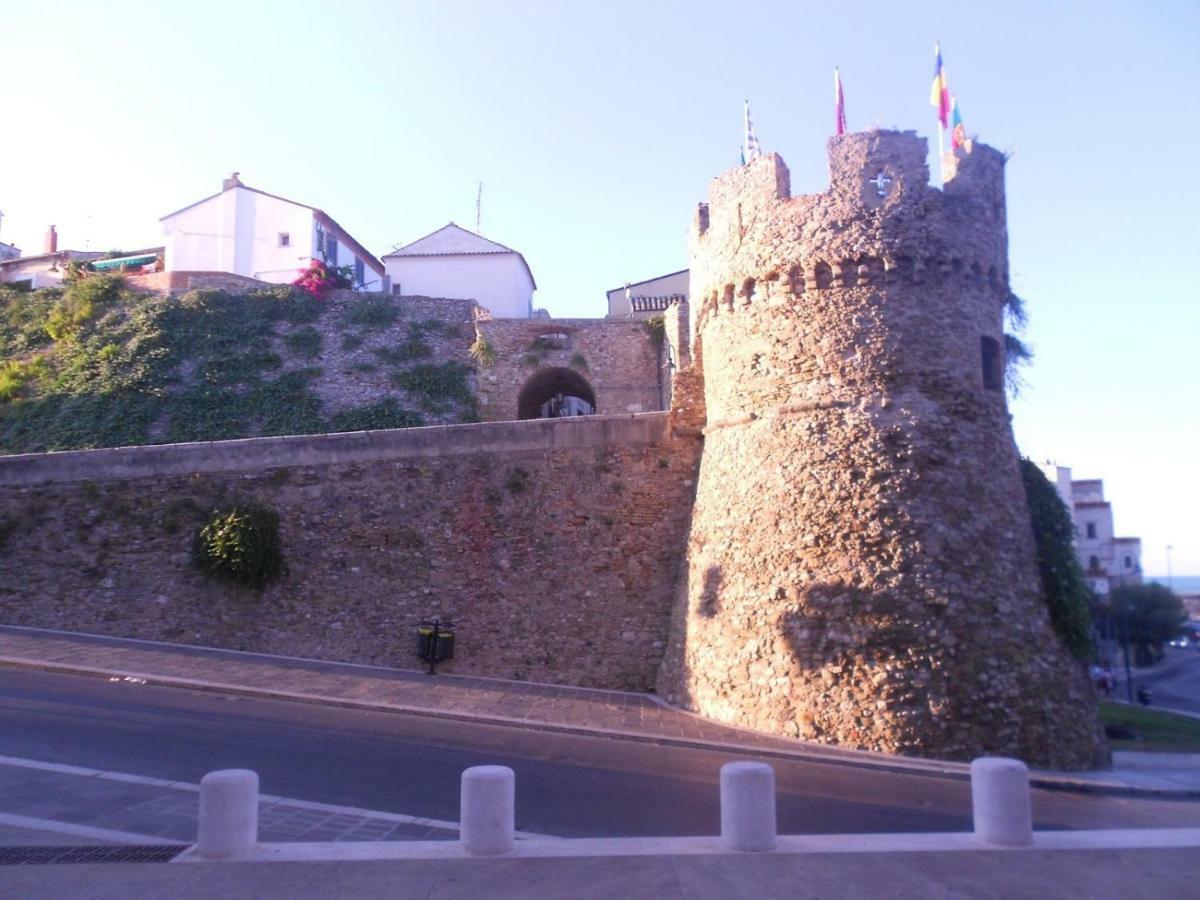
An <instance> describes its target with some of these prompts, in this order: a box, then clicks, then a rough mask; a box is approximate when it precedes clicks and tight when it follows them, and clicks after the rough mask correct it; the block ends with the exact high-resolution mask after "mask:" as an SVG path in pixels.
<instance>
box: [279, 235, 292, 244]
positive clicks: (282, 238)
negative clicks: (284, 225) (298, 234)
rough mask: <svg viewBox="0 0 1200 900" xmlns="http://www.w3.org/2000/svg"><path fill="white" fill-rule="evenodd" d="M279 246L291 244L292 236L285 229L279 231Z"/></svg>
mask: <svg viewBox="0 0 1200 900" xmlns="http://www.w3.org/2000/svg"><path fill="white" fill-rule="evenodd" d="M279 246H280V247H290V246H292V236H291V235H290V234H288V233H287V232H286V231H281V232H279Z"/></svg>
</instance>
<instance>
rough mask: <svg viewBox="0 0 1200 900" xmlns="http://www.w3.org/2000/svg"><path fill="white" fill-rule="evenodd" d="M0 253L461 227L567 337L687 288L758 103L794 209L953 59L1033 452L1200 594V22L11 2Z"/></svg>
mask: <svg viewBox="0 0 1200 900" xmlns="http://www.w3.org/2000/svg"><path fill="white" fill-rule="evenodd" d="M2 21H3V23H4V29H3V33H4V51H3V54H2V55H0V84H2V85H3V86H4V87H3V93H4V106H5V113H4V117H3V131H2V133H0V209H2V210H3V211H4V212H5V213H6V218H5V219H4V221H3V226H2V228H0V240H6V241H9V242H13V241H15V242H16V243H18V244H19V245H21V246H22V247H23V248H24V249H25V251H26V252H36V251H37V250H38V249H39V248H40V243H41V235H42V232H43V231H44V229H45V227H46V226H47V225H48V224H50V223H51V222H53V223H55V224H56V225H58V227H59V232H60V234H61V236H62V237H61V245H62V246H67V247H72V248H80V247H83V246H84V245H85V244H88V245H90V246H91V247H92V248H101V249H109V248H113V247H126V248H128V247H133V246H145V245H154V244H157V243H158V242H159V241H160V240H161V238H160V235H159V232H158V224H157V220H158V218H159V217H160V216H162V215H164V214H165V213H167V212H170V211H171V210H173V209H175V208H177V207H180V206H183V205H185V204H187V203H189V202H191V201H193V200H196V199H199V198H200V197H203V196H206V195H207V194H210V193H213V192H215V191H216V190H217V189H218V188H219V186H220V179H221V178H222V176H223V175H225V174H226V173H227V172H229V171H231V170H234V169H237V170H239V171H240V172H241V173H242V178H243V179H244V180H245V181H246V183H248V184H251V185H254V186H257V187H261V188H263V189H264V190H268V191H271V192H273V193H278V194H282V195H283V196H286V197H291V198H294V199H297V200H300V201H302V202H306V203H311V204H313V205H316V206H320V207H322V208H324V209H325V210H326V211H328V212H329V213H330V214H331V215H333V216H334V217H335V218H337V219H338V220H339V221H340V222H341V223H342V225H344V226H345V227H346V228H347V229H349V230H350V232H351V233H352V234H354V235H355V236H356V237H357V238H358V239H359V240H361V241H362V242H363V243H364V244H365V245H366V246H368V247H370V248H372V249H373V250H375V251H376V252H378V253H383V252H386V251H387V250H388V249H389V248H390V247H392V246H393V245H394V244H397V243H406V242H408V241H411V240H413V239H415V238H418V237H420V236H422V235H424V234H426V233H427V232H429V231H432V230H434V229H435V228H438V227H440V226H441V225H443V224H445V223H446V222H447V221H449V220H454V221H457V222H458V223H460V224H463V225H465V226H467V227H473V226H474V218H475V210H474V203H475V187H476V183H477V182H478V181H479V180H483V182H484V199H483V231H484V233H485V234H486V235H487V236H489V237H492V238H495V239H496V240H498V241H500V242H502V243H505V244H508V245H509V246H512V247H515V248H517V249H519V250H521V251H522V252H523V253H524V254H525V256H526V258H527V259H528V261H529V264H530V266H531V267H532V269H533V272H534V275H535V276H536V278H537V280H538V284H539V291H538V293H537V294H536V295H535V302H536V303H537V304H538V305H540V306H545V307H547V308H548V309H549V310H550V311H551V313H552V314H554V315H557V316H569V315H576V316H588V315H595V316H600V315H603V313H604V305H603V300H604V296H603V295H604V291H605V290H606V289H609V288H612V287H616V286H618V285H620V284H622V283H623V282H625V281H627V280H630V281H636V280H639V279H642V278H646V277H650V276H653V275H657V274H661V273H663V272H668V271H672V270H675V269H679V268H683V267H684V266H685V265H686V231H687V226H688V223H689V221H690V216H691V211H692V208H693V205H694V204H695V203H696V202H697V201H699V200H701V199H703V197H704V193H705V186H706V183H707V181H708V179H710V178H711V177H713V176H714V175H716V174H718V173H719V172H720V171H722V170H723V169H725V168H726V167H728V166H729V165H731V164H732V163H733V162H734V161H735V160H736V157H737V151H738V145H739V142H740V140H741V131H740V129H741V114H742V112H741V103H742V99H743V98H744V97H749V98H750V100H751V104H752V107H753V111H754V117H755V122H756V125H757V127H758V132H759V137H760V139H761V141H762V144H763V146H764V148H765V149H767V150H776V151H778V152H780V153H781V154H782V155H783V156H784V158H785V159H786V160H787V162H788V165H789V166H790V168H791V170H792V184H793V190H794V191H796V192H801V191H816V190H820V189H821V188H822V187H823V186H824V183H825V174H826V167H825V159H824V141H825V138H826V136H827V135H828V134H829V132H830V131H831V128H832V120H833V110H832V102H831V95H832V86H831V73H832V69H833V66H834V65H839V66H841V70H842V74H843V78H844V80H845V88H846V96H847V112H848V119H849V125H850V128H851V130H860V129H865V128H870V127H873V126H881V127H901V128H915V129H917V130H918V131H919V132H920V133H922V134H924V135H926V136H928V137H929V138H930V140H931V143H932V144H933V145H934V146H936V134H935V132H934V129H933V124H934V119H933V110H932V109H931V108H930V107H929V105H928V95H929V84H930V78H931V70H932V50H933V42H934V40H935V39H940V40H941V42H942V48H943V54H944V56H945V61H946V68H947V72H948V75H949V80H950V85H951V88H952V89H953V90H954V91H955V92H956V93H957V95H958V98H959V103H960V106H961V108H962V112H963V116H964V118H965V121H966V125H967V128H968V131H970V132H975V133H978V134H979V136H980V137H981V139H982V140H984V141H986V142H988V143H991V144H993V145H994V146H996V147H999V148H1001V149H1003V150H1008V151H1011V152H1013V154H1014V155H1013V158H1012V160H1011V162H1010V163H1009V167H1008V190H1009V227H1010V233H1011V254H1012V259H1011V268H1012V272H1013V282H1014V287H1015V288H1016V290H1017V292H1018V293H1020V294H1021V295H1022V296H1023V297H1025V298H1026V300H1027V302H1028V305H1029V311H1030V319H1031V320H1030V324H1029V328H1028V331H1027V335H1026V337H1027V339H1028V341H1029V342H1030V343H1031V344H1032V345H1033V347H1034V349H1035V351H1036V353H1037V359H1036V361H1035V364H1034V366H1033V367H1032V368H1031V369H1030V371H1029V372H1028V373H1027V380H1028V386H1027V388H1026V389H1025V392H1024V393H1023V395H1022V396H1021V397H1020V398H1019V399H1018V400H1017V401H1016V402H1015V403H1014V404H1013V413H1014V416H1015V423H1016V431H1017V437H1018V440H1019V443H1020V445H1021V447H1022V449H1023V450H1024V451H1025V452H1026V453H1028V454H1030V455H1033V456H1035V457H1038V458H1047V457H1053V458H1055V459H1057V460H1058V461H1059V462H1060V463H1062V464H1064V465H1071V466H1073V467H1074V469H1075V472H1076V476H1077V477H1103V478H1104V479H1105V484H1106V488H1107V491H1108V494H1109V497H1110V499H1112V500H1113V501H1114V504H1115V511H1116V520H1117V528H1118V531H1119V532H1120V533H1122V534H1131V535H1140V536H1141V537H1142V538H1143V540H1144V542H1145V562H1146V567H1147V570H1148V571H1150V572H1152V573H1162V572H1165V570H1166V555H1165V548H1166V545H1167V544H1173V545H1174V548H1175V550H1174V556H1173V561H1174V570H1175V572H1176V573H1177V574H1178V573H1197V574H1200V528H1197V525H1196V517H1197V513H1198V512H1200V489H1198V488H1197V478H1198V476H1200V472H1198V469H1200V466H1198V465H1197V463H1198V462H1200V425H1198V421H1200V416H1198V414H1197V412H1198V409H1197V407H1198V404H1197V392H1198V389H1200V369H1198V368H1197V362H1196V356H1197V349H1198V344H1200V312H1198V311H1197V305H1198V303H1200V296H1198V290H1197V287H1196V285H1197V276H1196V273H1195V272H1194V271H1193V270H1192V268H1191V264H1192V263H1193V262H1195V261H1196V258H1197V253H1198V251H1200V224H1198V223H1200V216H1198V207H1200V177H1198V176H1197V175H1196V168H1195V162H1196V147H1197V146H1200V116H1198V115H1197V108H1198V104H1197V100H1196V98H1197V96H1198V95H1200V51H1198V50H1197V48H1198V47H1200V4H1197V3H1196V2H1195V0H1190V2H1156V3H1149V4H1145V3H1135V2H1129V3H1121V4H1117V3H1107V2H1088V3H1082V2H1078V3H1055V4H1048V3H1040V2H1038V3H1030V2H1018V3H993V4H976V3H970V4H923V5H922V4H899V3H897V4H883V3H869V4H848V3H832V2H823V3H805V4H800V3H795V2H778V3H756V2H738V3H734V2H729V0H725V2H720V3H698V2H691V3H683V2H680V3H653V2H623V0H606V2H603V3H587V4H585V3H581V2H549V0H544V2H515V0H505V2H455V0H444V2H421V3H415V2H414V3H400V2H386V3H384V2H381V3H371V2H354V0H342V2H339V3H327V2H324V3H310V2H299V0H296V2H287V3H283V2H280V3H265V2H262V3H259V2H240V3H220V2H217V3H210V2H206V3H204V4H192V3H189V4H173V3H120V2H108V3H54V2H47V0H39V2H28V0H8V2H7V3H5V4H4V10H3V19H2Z"/></svg>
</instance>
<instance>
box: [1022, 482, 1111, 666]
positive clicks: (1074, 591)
mask: <svg viewBox="0 0 1200 900" xmlns="http://www.w3.org/2000/svg"><path fill="white" fill-rule="evenodd" d="M1021 477H1022V479H1023V480H1024V482H1025V498H1026V500H1027V501H1028V503H1029V516H1030V518H1031V519H1032V521H1033V537H1034V541H1035V543H1036V544H1037V562H1038V572H1039V573H1040V575H1041V578H1042V596H1043V598H1044V599H1045V601H1046V605H1047V606H1048V607H1049V608H1050V623H1051V624H1052V625H1053V626H1054V631H1055V633H1056V634H1057V635H1058V637H1059V639H1060V640H1061V641H1062V642H1063V644H1064V645H1065V646H1066V648H1067V649H1068V650H1070V651H1071V653H1072V654H1074V655H1075V656H1076V657H1077V658H1079V659H1090V658H1091V657H1092V655H1093V653H1094V646H1093V643H1092V615H1091V610H1090V608H1089V601H1090V600H1091V596H1092V592H1091V588H1089V587H1088V584H1087V582H1086V581H1085V580H1084V578H1083V569H1082V568H1080V565H1079V558H1078V557H1077V556H1076V555H1075V526H1074V524H1073V523H1072V521H1071V513H1070V512H1069V511H1068V510H1067V505H1066V504H1065V503H1063V501H1062V498H1061V497H1059V496H1058V491H1056V490H1055V489H1054V485H1052V484H1051V483H1050V480H1049V479H1048V478H1046V476H1045V475H1043V474H1042V470H1041V469H1039V468H1038V467H1037V465H1036V464H1035V463H1033V462H1032V461H1030V460H1028V459H1023V460H1021Z"/></svg>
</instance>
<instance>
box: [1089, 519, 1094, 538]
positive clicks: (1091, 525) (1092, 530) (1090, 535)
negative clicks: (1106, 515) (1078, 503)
mask: <svg viewBox="0 0 1200 900" xmlns="http://www.w3.org/2000/svg"><path fill="white" fill-rule="evenodd" d="M1087 536H1088V537H1089V538H1095V537H1096V523H1095V522H1088V523H1087Z"/></svg>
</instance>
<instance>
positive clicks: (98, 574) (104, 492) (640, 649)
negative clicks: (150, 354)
mask: <svg viewBox="0 0 1200 900" xmlns="http://www.w3.org/2000/svg"><path fill="white" fill-rule="evenodd" d="M666 419H667V417H666V414H652V415H647V416H638V417H626V418H618V419H608V418H605V417H600V416H597V417H590V418H587V419H576V420H570V421H539V422H520V423H516V422H514V423H509V424H504V425H465V426H455V427H448V428H423V429H407V430H404V431H398V432H396V431H394V432H373V433H370V434H359V435H339V436H323V437H306V438H282V439H260V440H248V441H232V442H220V443H214V444H211V445H180V446H177V447H147V448H133V449H127V450H100V451H80V452H77V453H62V454H39V455H36V456H29V457H10V458H5V459H3V460H0V526H3V527H0V534H3V535H4V538H3V542H2V543H0V571H3V572H4V573H6V574H5V577H4V578H3V579H0V621H4V622H7V623H12V624H18V625H30V626H39V627H49V628H65V629H70V630H77V631H85V632H93V633H100V634H113V635H120V636H126V637H140V638H149V639H157V640H168V641H180V642H186V643H197V644H205V645H210V646H218V647H230V648H235V649H245V650H255V651H262V652H267V653H281V654H291V655H299V656H309V657H316V658H320V659H335V660H345V661H353V662H363V663H377V664H382V665H389V666H399V667H404V668H416V667H418V666H419V662H418V661H417V660H416V659H415V657H414V656H413V644H414V641H415V637H414V627H415V623H416V622H417V621H418V620H419V619H420V618H422V617H425V616H432V615H440V616H442V617H443V618H448V619H452V620H456V621H458V622H459V623H460V627H459V640H458V653H457V658H456V659H455V661H454V662H453V663H452V664H449V665H447V666H446V667H445V670H446V671H453V672H459V673H472V674H481V675H491V676H498V677H505V678H517V679H532V680H538V681H546V682H557V683H567V684H579V685H588V686H597V687H611V688H629V689H646V688H649V687H651V686H652V685H653V683H654V678H655V673H656V671H657V669H658V666H659V662H660V660H661V656H662V652H663V646H664V643H665V639H666V633H667V627H668V620H669V616H670V606H671V595H672V591H673V586H674V583H675V578H676V575H677V572H678V565H679V561H680V559H681V557H682V546H683V541H684V536H685V533H686V527H687V519H688V515H689V512H690V507H691V494H692V491H693V490H694V477H695V463H696V460H695V454H694V453H693V452H691V450H690V449H689V448H690V445H687V444H685V445H684V446H683V448H682V450H680V451H675V450H673V447H672V445H671V444H670V442H669V440H668V438H667V429H666V425H667V422H666ZM81 479H86V480H81ZM242 500H254V501H258V502H261V503H265V504H267V505H269V506H271V507H272V508H274V509H276V510H277V511H278V512H279V515H280V524H281V531H282V538H283V546H284V552H285V554H286V559H287V565H288V573H287V575H286V577H285V578H284V579H283V580H282V581H280V582H278V583H276V584H273V585H271V586H269V587H267V588H266V589H265V590H264V591H263V592H262V593H261V594H259V593H256V592H254V591H250V590H246V589H238V588H230V587H227V586H223V585H219V584H215V583H213V582H211V581H209V580H208V579H206V578H205V577H204V576H202V575H200V574H199V573H198V572H196V571H195V570H194V569H193V568H192V567H191V566H190V564H189V555H188V554H189V547H190V543H191V537H192V534H193V531H194V529H195V527H196V525H197V523H198V522H199V521H200V520H201V518H202V517H203V515H204V514H205V513H206V512H207V511H208V510H210V509H212V508H213V507H217V506H221V505H224V504H228V503H231V502H236V501H242ZM14 526H15V527H14ZM13 573H20V577H19V578H17V577H14V575H13Z"/></svg>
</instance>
